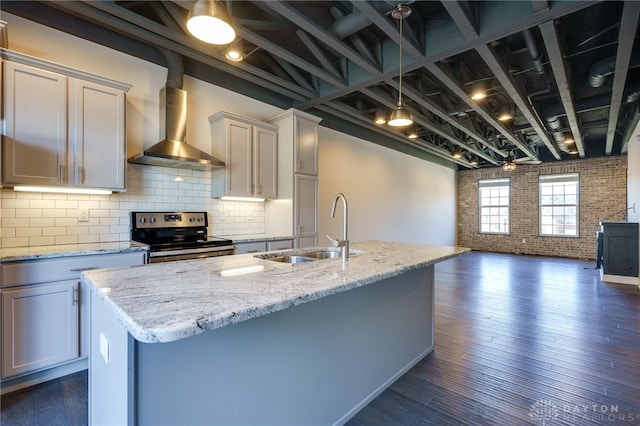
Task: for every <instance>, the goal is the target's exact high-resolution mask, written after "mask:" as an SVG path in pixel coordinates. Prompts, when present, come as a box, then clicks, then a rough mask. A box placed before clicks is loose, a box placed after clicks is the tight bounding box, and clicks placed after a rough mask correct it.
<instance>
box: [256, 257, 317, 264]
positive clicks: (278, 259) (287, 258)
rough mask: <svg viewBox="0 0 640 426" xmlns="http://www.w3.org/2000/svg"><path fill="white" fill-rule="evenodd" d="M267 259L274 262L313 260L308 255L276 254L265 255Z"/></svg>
mask: <svg viewBox="0 0 640 426" xmlns="http://www.w3.org/2000/svg"><path fill="white" fill-rule="evenodd" d="M266 259H267V260H273V261H274V262H281V263H303V262H313V261H314V260H315V259H311V258H309V257H303V256H276V257H267V258H266Z"/></svg>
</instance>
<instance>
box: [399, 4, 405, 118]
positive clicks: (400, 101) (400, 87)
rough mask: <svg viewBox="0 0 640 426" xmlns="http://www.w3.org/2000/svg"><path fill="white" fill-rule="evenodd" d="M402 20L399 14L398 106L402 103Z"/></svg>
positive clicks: (402, 17)
mask: <svg viewBox="0 0 640 426" xmlns="http://www.w3.org/2000/svg"><path fill="white" fill-rule="evenodd" d="M402 21H404V16H402V15H400V58H399V59H400V74H398V80H399V81H400V84H399V93H398V106H400V105H402V38H403V37H402Z"/></svg>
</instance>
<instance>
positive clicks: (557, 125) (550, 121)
mask: <svg viewBox="0 0 640 426" xmlns="http://www.w3.org/2000/svg"><path fill="white" fill-rule="evenodd" d="M546 121H547V126H548V127H549V129H551V130H552V131H553V132H552V134H553V139H554V140H555V141H556V145H558V148H559V149H560V150H561V151H564V152H569V147H567V144H566V143H565V141H564V132H562V131H560V129H562V123H561V122H560V118H559V117H548V118H547V119H546Z"/></svg>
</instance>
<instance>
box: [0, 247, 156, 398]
mask: <svg viewBox="0 0 640 426" xmlns="http://www.w3.org/2000/svg"><path fill="white" fill-rule="evenodd" d="M145 261H146V252H145V251H137V252H126V253H106V254H97V255H85V256H66V257H65V256H63V257H56V258H47V259H36V260H28V261H13V262H3V263H2V264H0V284H1V289H0V299H1V302H2V315H1V317H0V321H1V327H0V328H1V330H2V338H1V339H0V343H1V345H2V347H1V351H2V368H1V376H2V389H3V391H5V388H7V387H12V386H14V385H15V384H14V383H13V382H17V381H21V380H22V379H24V377H27V378H28V376H29V375H31V374H32V373H35V372H38V374H40V373H41V372H43V371H45V370H51V372H53V373H51V374H49V376H47V377H46V379H41V380H40V379H39V380H36V382H38V381H43V380H48V379H51V378H53V377H55V376H56V374H55V368H56V367H57V366H61V365H65V364H69V363H72V362H74V361H78V360H84V362H85V365H84V368H86V358H87V356H88V355H89V323H88V321H89V306H88V304H89V298H88V291H85V289H83V288H82V286H81V282H80V274H81V273H82V271H84V270H89V269H98V268H111V267H120V266H133V265H142V264H144V263H145ZM67 373H68V371H67ZM63 374H64V373H61V374H59V375H63ZM52 375H53V377H52ZM25 380H26V381H28V380H27V379H25ZM28 384H33V382H31V383H28ZM19 387H21V386H19V385H18V388H19Z"/></svg>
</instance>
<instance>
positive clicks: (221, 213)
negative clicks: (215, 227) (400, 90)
mask: <svg viewBox="0 0 640 426" xmlns="http://www.w3.org/2000/svg"><path fill="white" fill-rule="evenodd" d="M218 219H220V222H224V219H225V215H224V207H220V211H219V212H218Z"/></svg>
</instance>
